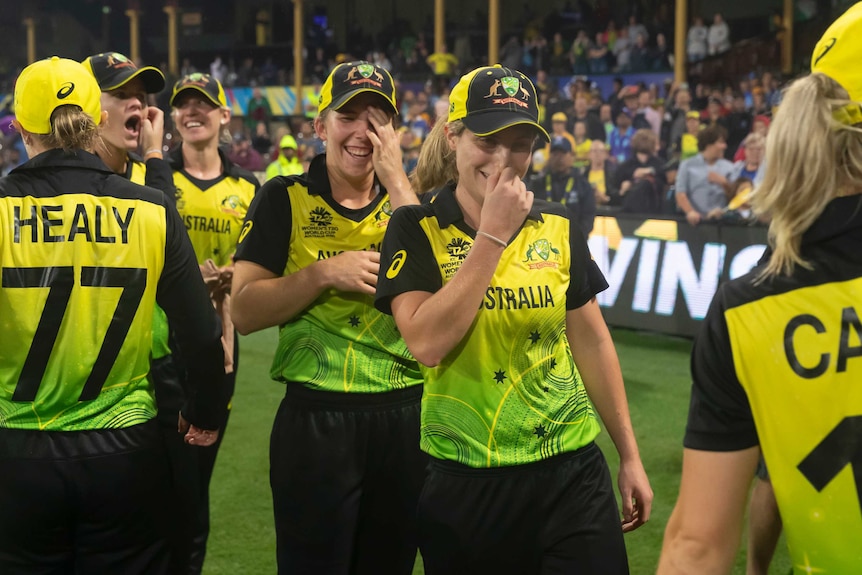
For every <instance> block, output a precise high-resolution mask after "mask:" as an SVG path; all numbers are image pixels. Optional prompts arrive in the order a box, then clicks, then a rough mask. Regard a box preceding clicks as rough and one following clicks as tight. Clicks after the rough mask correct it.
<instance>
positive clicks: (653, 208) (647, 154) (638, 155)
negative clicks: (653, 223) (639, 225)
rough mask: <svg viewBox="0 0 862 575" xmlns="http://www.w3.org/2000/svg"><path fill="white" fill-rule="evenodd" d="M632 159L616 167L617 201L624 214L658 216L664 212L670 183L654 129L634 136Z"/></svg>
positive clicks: (645, 130) (614, 202)
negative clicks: (657, 153) (659, 156)
mask: <svg viewBox="0 0 862 575" xmlns="http://www.w3.org/2000/svg"><path fill="white" fill-rule="evenodd" d="M631 145H632V152H633V153H632V156H631V158H629V159H628V160H626V161H625V162H623V163H621V164H619V165H618V166H617V168H616V172H615V177H616V183H617V187H618V189H619V191H618V194H619V195H618V199H617V200H616V201H614V199H613V198H612V199H611V203H613V204H615V205H620V206H621V207H622V211H624V212H630V213H641V214H657V213H661V212H662V211H663V204H664V194H665V190H666V188H667V180H666V179H665V175H664V162H663V161H662V160H660V159H659V158H658V156H656V149H657V148H658V137H657V136H656V135H655V133H654V132H653V131H652V130H649V129H641V130H638V131H637V132H635V134H634V136H632V142H631Z"/></svg>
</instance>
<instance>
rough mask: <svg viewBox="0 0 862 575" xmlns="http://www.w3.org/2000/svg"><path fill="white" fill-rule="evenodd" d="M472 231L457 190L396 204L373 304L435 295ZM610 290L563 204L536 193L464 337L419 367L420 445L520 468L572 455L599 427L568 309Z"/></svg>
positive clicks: (444, 455)
mask: <svg viewBox="0 0 862 575" xmlns="http://www.w3.org/2000/svg"><path fill="white" fill-rule="evenodd" d="M474 238H475V231H474V230H472V229H471V228H469V227H468V226H467V224H466V223H465V222H464V217H463V214H462V212H461V210H460V207H459V206H458V204H457V202H456V200H455V196H454V193H453V189H452V188H451V187H450V188H445V189H443V190H442V191H440V192H439V193H438V194H437V196H436V198H435V200H434V201H433V202H431V203H428V204H423V205H421V206H408V207H405V208H402V209H400V210H398V211H397V212H396V213H395V215H394V217H393V219H392V222H391V224H390V226H389V230H388V231H387V233H386V239H385V241H384V244H383V250H382V252H381V264H380V268H381V272H380V277H379V279H378V285H377V302H376V303H377V306H378V307H379V308H380V309H381V310H384V311H386V312H389V311H390V307H389V306H390V302H391V299H392V298H393V297H395V296H396V295H398V294H401V293H405V292H409V291H425V292H432V293H433V292H436V291H438V290H439V289H441V288H442V287H443V286H444V285H445V284H446V283H447V282H448V281H450V280H451V279H452V277H453V276H454V275H455V274H456V273H457V272H458V270H459V269H460V267H461V264H462V263H463V262H464V259H465V258H466V257H467V254H468V253H469V251H470V248H471V247H472V245H473V241H474ZM594 287H600V288H603V287H607V284H606V283H604V279H603V278H602V277H601V274H600V272H598V270H597V268H596V267H595V264H594V263H593V262H592V260H591V258H590V256H589V250H588V248H587V245H586V241H585V240H584V237H583V234H582V233H581V231H580V229H579V228H578V226H577V224H576V223H573V222H572V221H571V220H570V218H569V217H568V214H567V212H566V208H565V207H564V206H561V205H559V204H552V203H549V202H544V201H541V200H536V201H534V205H533V210H532V212H531V213H530V216H529V217H528V218H527V221H526V222H525V223H524V225H523V227H522V228H521V230H520V231H519V232H518V234H517V235H516V236H515V237H514V238H513V239H512V240H511V241H510V242H509V245H508V247H507V248H506V249H505V251H504V252H503V255H502V257H501V258H500V262H499V264H498V265H497V271H496V272H495V274H494V277H493V279H492V280H491V283H490V285H489V286H488V287H487V290H486V292H485V297H484V299H483V300H482V304H481V306H480V307H479V311H478V313H477V314H476V318H475V320H474V322H473V325H472V326H471V328H470V330H469V331H468V333H467V335H466V336H465V337H464V339H463V340H462V341H461V342H460V343H459V344H458V345H457V346H456V347H455V349H453V350H452V351H451V352H450V353H449V354H448V355H447V356H446V357H445V358H444V359H443V360H442V361H441V362H440V364H439V365H438V366H437V367H425V366H420V367H421V369H422V374H423V376H424V379H425V387H424V393H423V397H422V427H421V446H422V449H423V450H424V451H426V452H428V453H429V454H431V455H432V456H434V457H436V458H439V459H446V460H451V461H456V462H458V463H462V464H464V465H468V466H470V467H476V468H481V467H499V466H509V465H521V464H525V463H531V462H534V461H539V460H543V459H547V458H549V457H552V456H554V455H557V454H560V453H565V452H568V451H574V450H576V449H579V448H581V447H583V446H585V445H587V444H589V443H590V442H591V441H593V439H595V437H596V436H597V435H598V433H599V423H598V420H597V418H596V415H595V413H594V411H593V408H592V406H591V404H590V401H589V399H588V397H587V393H586V390H585V388H584V384H583V382H582V380H581V376H580V374H579V373H578V368H577V366H576V365H575V362H574V360H573V359H572V352H571V349H570V348H569V342H568V339H567V338H566V312H567V310H570V309H576V308H578V307H580V306H582V305H584V304H585V303H587V302H588V301H590V299H591V298H592V297H593V295H594V294H595V291H594V289H593V288H594Z"/></svg>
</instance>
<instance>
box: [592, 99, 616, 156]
mask: <svg viewBox="0 0 862 575" xmlns="http://www.w3.org/2000/svg"><path fill="white" fill-rule="evenodd" d="M612 110H613V108H612V107H611V105H610V104H609V103H608V102H604V103H602V105H601V106H599V121H600V122H601V123H602V127H604V129H605V141H607V137H608V136H610V135H611V132H612V131H613V129H614V118H613V113H612ZM591 149H592V148H591Z"/></svg>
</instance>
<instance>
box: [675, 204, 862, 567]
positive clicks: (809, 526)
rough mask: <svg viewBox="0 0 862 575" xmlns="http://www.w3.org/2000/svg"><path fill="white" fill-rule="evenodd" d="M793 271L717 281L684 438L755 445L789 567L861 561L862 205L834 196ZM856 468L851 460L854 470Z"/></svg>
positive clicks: (693, 443) (701, 444)
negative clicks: (802, 263) (790, 562)
mask: <svg viewBox="0 0 862 575" xmlns="http://www.w3.org/2000/svg"><path fill="white" fill-rule="evenodd" d="M802 256H803V257H804V258H805V259H806V260H808V261H810V262H811V263H812V264H813V266H814V267H813V269H811V270H806V269H804V268H801V267H799V266H797V268H796V270H795V271H794V274H793V275H792V276H791V277H781V278H778V279H774V280H771V281H767V282H764V283H762V284H760V285H757V286H755V285H753V280H754V278H755V274H756V273H757V272H758V271H759V269H760V268H759V267H758V268H755V269H754V270H753V271H752V272H751V273H750V274H748V275H746V276H743V277H741V278H738V279H736V280H734V281H732V282H729V283H728V284H725V285H724V286H722V287H721V288H720V289H719V291H718V292H717V294H716V296H715V299H714V300H713V304H712V307H711V309H710V311H709V313H708V314H707V317H706V319H705V320H704V325H703V328H702V330H701V332H700V334H699V336H698V338H697V340H696V342H695V346H694V351H693V356H692V375H693V380H694V385H693V388H692V400H691V408H690V412H689V423H688V427H687V430H686V439H685V445H686V447H688V448H691V449H699V450H706V451H736V450H741V449H746V448H749V447H753V446H755V445H758V444H759V445H760V448H761V450H762V452H763V456H764V459H765V461H766V465H767V468H768V469H769V475H770V478H771V481H772V485H773V487H774V489H775V495H776V499H777V501H778V506H779V509H780V512H781V518H782V521H783V523H784V528H785V531H786V535H787V542H788V547H789V550H790V554H791V558H792V560H793V569H794V573H799V574H801V573H824V574H829V573H836V574H845V573H856V572H858V571H859V569H860V566H861V565H862V548H860V546H859V541H862V511H860V506H862V498H860V488H862V484H860V481H859V479H858V478H860V477H862V457H860V454H862V386H860V384H859V383H860V379H862V318H860V316H862V303H860V302H862V200H860V197H859V196H850V197H843V198H838V199H836V200H833V201H832V202H831V203H830V204H829V205H828V206H827V209H826V211H825V212H824V214H823V215H822V216H821V217H820V218H819V219H818V220H817V221H816V222H815V224H814V225H813V226H812V227H811V228H810V229H809V230H808V231H807V232H806V234H805V236H804V237H803V241H802ZM857 465H858V466H859V467H858V468H857Z"/></svg>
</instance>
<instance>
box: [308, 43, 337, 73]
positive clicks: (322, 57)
mask: <svg viewBox="0 0 862 575" xmlns="http://www.w3.org/2000/svg"><path fill="white" fill-rule="evenodd" d="M331 64H332V63H331V62H330V61H329V59H328V58H327V57H326V51H325V50H324V49H323V48H322V47H318V48H315V49H314V55H313V56H312V57H311V59H310V61H309V62H308V73H309V75H311V77H312V78H316V79H317V80H318V81H320V80H321V79H322V78H326V76H328V75H329V70H330V69H331V68H332V66H331Z"/></svg>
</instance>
